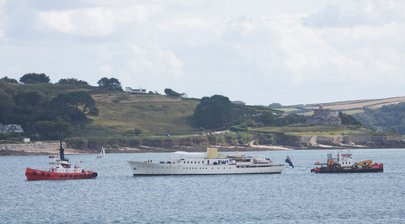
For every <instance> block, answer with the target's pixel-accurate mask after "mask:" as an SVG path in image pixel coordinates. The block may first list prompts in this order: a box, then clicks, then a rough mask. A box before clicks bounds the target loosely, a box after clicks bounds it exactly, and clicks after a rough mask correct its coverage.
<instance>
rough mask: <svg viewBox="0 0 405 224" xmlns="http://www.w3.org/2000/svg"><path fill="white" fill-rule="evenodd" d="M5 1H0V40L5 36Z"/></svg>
mask: <svg viewBox="0 0 405 224" xmlns="http://www.w3.org/2000/svg"><path fill="white" fill-rule="evenodd" d="M5 5H6V0H0V40H2V39H3V38H5V36H6V31H5V28H6V25H7V20H8V18H7V15H6V12H5Z"/></svg>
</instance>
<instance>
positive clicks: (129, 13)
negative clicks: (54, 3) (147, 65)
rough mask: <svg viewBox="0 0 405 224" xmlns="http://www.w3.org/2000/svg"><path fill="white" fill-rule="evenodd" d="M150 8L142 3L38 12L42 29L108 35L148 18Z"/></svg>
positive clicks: (95, 35)
mask: <svg viewBox="0 0 405 224" xmlns="http://www.w3.org/2000/svg"><path fill="white" fill-rule="evenodd" d="M148 16H149V15H148V9H147V8H145V7H144V6H141V5H136V6H131V7H128V8H125V7H123V8H114V7H113V8H111V7H92V8H83V9H74V10H65V11H45V12H40V13H39V14H38V20H39V26H40V28H42V29H49V30H54V31H57V32H62V33H66V34H75V35H83V36H91V37H98V36H107V35H111V34H113V33H114V32H115V31H116V30H117V29H119V28H122V27H125V28H128V27H130V26H132V25H136V24H137V23H141V22H145V21H146V20H147V19H148Z"/></svg>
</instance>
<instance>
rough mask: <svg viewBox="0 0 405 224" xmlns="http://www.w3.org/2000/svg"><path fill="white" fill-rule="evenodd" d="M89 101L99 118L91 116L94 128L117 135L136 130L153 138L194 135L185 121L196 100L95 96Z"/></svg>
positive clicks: (132, 95) (145, 96)
mask: <svg viewBox="0 0 405 224" xmlns="http://www.w3.org/2000/svg"><path fill="white" fill-rule="evenodd" d="M93 98H94V99H95V100H96V105H97V108H98V109H99V116H98V117H92V119H93V121H94V124H95V125H99V126H102V127H106V128H109V129H113V130H115V131H117V132H125V131H128V130H133V129H135V128H139V129H141V130H142V131H143V132H144V134H155V135H167V134H170V135H176V134H187V133H197V130H195V129H193V128H192V127H191V125H190V124H189V121H188V118H189V116H191V115H192V114H193V111H194V108H195V107H196V106H197V104H198V103H199V101H197V100H183V99H179V98H171V97H166V96H150V95H135V94H129V93H119V94H98V95H95V96H93Z"/></svg>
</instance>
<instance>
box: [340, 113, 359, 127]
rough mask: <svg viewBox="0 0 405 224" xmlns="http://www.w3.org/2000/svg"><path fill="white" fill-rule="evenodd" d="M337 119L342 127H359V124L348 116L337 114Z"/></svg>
mask: <svg viewBox="0 0 405 224" xmlns="http://www.w3.org/2000/svg"><path fill="white" fill-rule="evenodd" d="M339 117H340V120H341V121H342V124H343V125H361V123H360V122H359V121H358V120H356V118H354V117H353V116H352V115H350V114H345V113H342V112H339Z"/></svg>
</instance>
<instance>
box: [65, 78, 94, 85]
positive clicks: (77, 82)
mask: <svg viewBox="0 0 405 224" xmlns="http://www.w3.org/2000/svg"><path fill="white" fill-rule="evenodd" d="M57 84H61V85H72V86H89V84H88V83H87V82H86V81H83V80H78V79H74V78H67V79H60V80H59V81H58V83H57Z"/></svg>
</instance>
